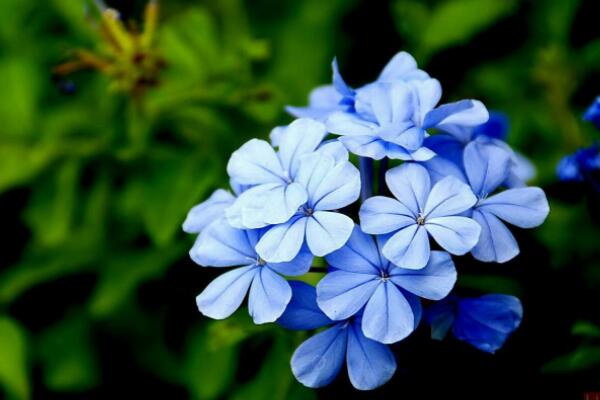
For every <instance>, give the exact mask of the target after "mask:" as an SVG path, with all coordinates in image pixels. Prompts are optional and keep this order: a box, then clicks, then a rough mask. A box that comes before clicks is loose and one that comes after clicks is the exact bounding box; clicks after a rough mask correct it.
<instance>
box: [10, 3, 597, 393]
mask: <svg viewBox="0 0 600 400" xmlns="http://www.w3.org/2000/svg"><path fill="white" fill-rule="evenodd" d="M106 3H107V4H106V5H107V6H110V7H114V8H116V9H118V10H119V11H120V21H123V24H124V25H123V26H119V23H120V22H119V19H118V18H116V14H114V13H105V14H104V16H103V15H101V13H100V12H99V9H98V7H97V6H96V5H95V4H94V3H93V2H86V1H85V0H46V1H33V0H1V1H0V216H1V217H0V224H1V226H2V245H1V246H0V248H1V251H0V393H2V394H0V397H2V396H5V397H6V398H8V399H29V398H35V399H54V398H61V399H62V398H66V399H69V398H73V399H78V398H82V399H95V398H121V397H122V398H169V399H186V398H191V399H199V400H211V399H233V400H254V399H257V400H263V399H269V400H271V399H273V400H279V399H292V400H311V399H317V398H328V399H331V398H338V397H339V398H351V399H355V398H405V399H411V398H427V397H435V396H437V397H436V398H447V397H455V396H456V397H459V396H461V397H462V398H469V397H477V398H506V397H509V396H511V397H512V396H515V397H523V396H524V395H531V396H535V397H542V396H544V395H545V396H546V398H561V399H571V398H573V399H580V398H582V396H583V393H584V392H590V391H600V308H599V306H600V224H599V220H600V218H599V217H598V212H599V211H600V207H599V206H600V200H599V199H600V198H599V197H598V196H597V195H596V194H595V193H593V192H592V191H590V190H588V189H586V188H585V187H582V186H581V185H566V184H559V183H557V179H556V176H555V168H556V163H557V162H558V160H559V159H560V158H561V157H562V156H563V155H565V154H567V153H571V152H573V151H574V150H576V149H577V148H579V147H581V146H587V145H590V144H592V143H593V141H594V140H595V139H597V138H598V137H599V136H600V135H599V133H598V132H597V131H596V130H595V129H594V127H593V126H592V125H591V124H589V123H585V122H583V121H582V120H581V114H582V112H583V110H584V109H585V108H586V107H587V105H588V104H589V103H591V101H592V100H593V98H594V97H595V96H596V95H598V94H600V24H599V23H598V15H600V13H599V11H600V7H599V4H598V2H597V1H594V0H535V1H534V0H529V1H524V0H523V1H519V0H440V1H434V0H430V1H421V0H391V1H372V0H328V1H323V0H294V1H274V0H270V1H269V0H246V1H244V0H204V1H201V0H197V1H185V0H168V1H167V0H164V1H161V2H160V10H158V9H157V8H155V6H156V5H155V4H154V3H152V4H151V6H150V8H148V7H147V2H146V0H139V1H134V0H131V1H107V2H106ZM124 28H125V29H124ZM132 34H134V35H135V36H137V39H135V40H133V36H131V35H132ZM399 50H406V51H409V52H411V53H412V54H413V55H414V56H415V57H416V59H417V60H418V62H419V64H420V67H421V68H423V69H425V70H427V71H428V72H429V73H430V74H431V75H432V76H434V77H436V78H438V79H439V80H440V81H441V82H442V86H443V87H444V91H445V92H444V99H445V100H446V101H451V100H455V99H459V98H477V99H480V100H482V101H483V102H484V103H485V104H486V105H487V106H488V108H490V109H492V110H500V111H503V112H505V113H506V114H507V115H508V117H509V120H510V132H509V136H508V141H509V143H510V144H511V145H512V146H514V148H515V149H517V150H518V151H519V152H521V153H522V154H525V155H527V156H528V157H529V158H530V159H531V160H532V161H533V163H534V164H535V166H536V168H537V171H538V174H537V178H536V184H538V185H540V186H542V187H544V188H545V189H546V191H547V193H548V196H549V199H550V202H551V213H550V217H549V218H548V220H547V221H546V223H545V224H544V225H543V226H542V227H541V228H539V229H536V230H534V231H532V232H524V233H523V232H518V235H519V237H518V239H519V242H520V243H522V245H521V248H522V253H521V255H520V256H519V257H517V258H516V259H515V260H513V261H511V262H509V263H507V264H503V265H491V264H478V263H475V262H473V261H472V260H470V257H464V258H463V259H465V260H466V261H462V262H461V264H459V265H458V268H459V270H461V279H460V281H459V286H460V287H461V288H462V289H463V290H465V291H467V292H473V293H477V294H478V293H481V292H496V293H507V294H514V295H517V296H519V297H520V298H521V300H522V301H523V305H524V310H525V314H524V320H523V324H522V326H521V328H520V329H519V330H518V331H517V332H516V333H515V334H514V335H513V336H512V337H511V338H510V339H509V341H508V342H507V344H506V345H505V347H504V348H503V349H502V350H500V351H499V352H498V353H497V354H496V355H489V354H483V353H480V352H478V351H477V350H476V349H474V348H471V347H470V346H468V345H467V344H464V343H462V342H457V341H455V340H452V339H448V340H446V341H444V342H441V343H439V342H431V341H430V340H429V339H428V332H427V328H426V327H421V328H420V329H419V330H418V331H417V332H416V333H415V334H414V335H412V336H411V337H410V338H409V339H407V340H405V341H403V342H401V343H399V344H397V345H395V346H394V347H393V349H394V351H395V352H396V354H397V359H398V364H399V368H398V371H397V373H396V376H395V377H394V378H393V379H392V381H390V383H388V384H387V385H385V386H384V387H382V388H380V389H378V390H377V391H375V392H371V393H359V392H356V391H354V390H353V389H352V388H351V386H350V385H349V384H348V383H347V380H346V377H345V376H344V374H342V376H341V377H340V378H339V379H338V380H337V381H336V382H335V383H334V384H333V385H332V386H330V387H329V388H326V389H323V390H319V391H312V390H308V389H305V388H303V387H302V386H301V385H300V384H298V383H296V381H295V380H294V377H293V376H292V374H291V371H290V368H289V358H290V356H291V354H292V352H293V349H294V348H295V346H296V345H298V344H299V343H300V342H301V341H302V340H303V337H304V336H303V334H300V333H294V332H289V331H285V330H283V329H280V328H278V327H277V326H276V325H273V324H271V325H265V326H255V325H253V324H252V322H251V320H250V318H249V317H248V316H247V313H246V312H244V311H240V312H238V313H236V314H235V315H234V316H233V317H232V318H230V319H228V320H226V321H221V322H215V321H211V320H208V319H207V318H205V317H203V316H201V315H200V314H199V312H198V311H197V309H196V306H195V301H194V299H195V296H196V295H197V294H198V293H199V292H200V291H201V290H202V289H203V288H204V287H205V286H206V284H207V283H208V282H209V281H210V280H211V279H213V278H214V277H215V276H216V274H215V273H213V271H211V270H208V269H203V268H201V267H199V266H197V265H195V264H194V263H193V262H192V261H191V260H189V258H188V256H187V251H188V249H189V248H190V247H191V244H192V243H193V239H194V238H193V237H191V236H190V235H185V234H184V233H183V232H182V231H181V228H180V227H181V223H182V221H183V219H184V218H185V215H186V213H187V211H188V210H189V209H190V208H191V206H193V205H194V204H196V203H198V202H199V201H201V200H203V199H204V198H205V197H206V196H207V195H208V194H210V193H211V192H212V190H214V189H215V188H217V187H220V186H226V185H227V176H226V172H225V165H226V162H227V159H228V157H229V155H230V153H231V152H232V151H233V150H235V149H236V148H237V147H239V146H240V145H241V144H242V143H243V142H245V141H246V140H248V139H249V138H251V137H261V138H266V137H267V135H268V133H269V131H270V129H271V128H272V127H274V126H276V125H279V124H285V123H288V122H289V121H290V120H291V119H290V117H288V116H286V114H285V113H284V109H283V107H284V106H285V105H286V104H294V105H303V104H305V103H306V100H307V95H308V93H309V91H310V90H311V88H313V87H314V86H316V85H319V84H324V83H328V82H329V80H330V74H331V71H330V63H331V60H332V58H333V57H334V56H337V57H338V60H339V63H340V66H341V70H342V73H343V75H344V77H346V79H347V81H348V82H349V83H350V84H351V85H354V86H358V85H360V84H361V83H364V82H367V81H370V80H373V79H374V78H375V77H376V75H377V74H378V72H379V70H380V69H381V68H382V66H383V65H384V64H385V63H386V62H387V60H388V59H389V58H390V57H391V56H392V55H394V54H395V53H396V52H397V51H399ZM123 54H127V56H123ZM461 260H462V259H461ZM440 396H441V397H440Z"/></svg>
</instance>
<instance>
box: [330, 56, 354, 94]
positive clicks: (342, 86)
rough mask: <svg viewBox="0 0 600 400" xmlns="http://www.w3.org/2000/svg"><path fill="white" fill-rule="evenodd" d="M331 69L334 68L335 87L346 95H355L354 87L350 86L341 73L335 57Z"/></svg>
mask: <svg viewBox="0 0 600 400" xmlns="http://www.w3.org/2000/svg"><path fill="white" fill-rule="evenodd" d="M331 69H332V70H333V78H332V81H333V86H334V87H335V89H336V90H337V91H338V92H339V93H340V94H341V95H342V96H344V97H354V89H352V88H351V87H350V86H348V85H347V84H346V82H345V81H344V78H342V74H340V69H339V67H338V63H337V60H336V59H335V58H334V59H333V62H332V63H331Z"/></svg>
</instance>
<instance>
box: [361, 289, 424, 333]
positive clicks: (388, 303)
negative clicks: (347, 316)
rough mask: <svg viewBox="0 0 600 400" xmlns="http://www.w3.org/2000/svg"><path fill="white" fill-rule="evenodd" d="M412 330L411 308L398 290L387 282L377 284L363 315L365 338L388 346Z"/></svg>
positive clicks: (413, 320) (412, 316) (413, 322)
mask: <svg viewBox="0 0 600 400" xmlns="http://www.w3.org/2000/svg"><path fill="white" fill-rule="evenodd" d="M414 329H415V319H414V315H413V312H412V307H411V306H410V303H409V302H408V301H407V300H406V298H405V297H404V296H403V295H402V293H401V292H400V290H399V289H398V288H397V287H396V286H394V285H393V284H391V283H390V282H389V281H388V282H382V283H381V284H379V286H377V290H375V292H374V293H373V295H372V296H371V298H370V299H369V301H368V302H367V305H366V306H365V311H364V313H363V318H362V331H363V333H364V334H365V336H366V337H368V338H369V339H373V340H376V341H378V342H381V343H386V344H389V343H395V342H398V341H400V340H402V339H404V338H405V337H407V336H408V335H410V334H411V333H412V332H413V330H414Z"/></svg>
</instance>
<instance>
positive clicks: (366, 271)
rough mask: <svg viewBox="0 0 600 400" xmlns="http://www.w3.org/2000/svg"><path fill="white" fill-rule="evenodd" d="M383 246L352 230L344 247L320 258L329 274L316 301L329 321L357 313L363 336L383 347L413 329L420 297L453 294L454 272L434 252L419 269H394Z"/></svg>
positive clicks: (447, 258)
mask: <svg viewBox="0 0 600 400" xmlns="http://www.w3.org/2000/svg"><path fill="white" fill-rule="evenodd" d="M383 242H384V239H383V238H382V237H381V236H380V237H378V238H377V240H375V239H374V238H373V237H371V236H370V235H367V234H365V233H363V232H362V231H361V230H360V228H359V227H358V226H356V227H355V229H354V231H353V233H352V236H351V237H350V240H349V241H348V243H346V245H345V246H344V247H342V248H341V249H340V250H338V251H335V252H333V253H331V254H330V255H328V256H327V257H326V258H325V259H326V260H327V263H328V264H329V266H330V267H331V268H332V272H329V273H328V274H327V275H325V277H324V278H323V279H322V280H321V281H320V282H319V284H318V285H317V302H318V304H319V307H320V308H321V310H323V311H324V312H325V314H326V315H327V316H328V317H329V318H331V319H333V320H345V319H347V318H350V317H352V316H353V315H356V314H357V313H358V312H360V311H361V310H362V311H363V313H362V324H361V327H362V332H363V334H364V335H365V336H366V337H368V338H369V339H373V340H376V341H378V342H381V343H386V344H387V343H395V342H397V341H400V340H402V339H404V338H405V337H407V336H408V335H409V334H410V333H411V332H412V331H413V330H414V329H415V327H416V326H417V325H418V323H419V320H420V314H421V304H420V301H419V297H423V298H426V299H429V300H440V299H442V298H444V297H445V296H446V295H447V294H448V293H449V292H450V290H452V287H453V286H454V283H455V282H456V269H455V268H454V263H453V262H452V258H451V257H450V255H449V254H448V253H446V252H443V251H433V252H432V253H431V257H430V258H429V262H428V264H427V266H426V267H425V268H423V269H420V270H411V269H404V268H399V267H397V266H395V265H393V264H392V263H390V262H389V261H388V260H386V259H385V258H384V257H383V255H382V254H381V250H380V249H381V247H382V246H383Z"/></svg>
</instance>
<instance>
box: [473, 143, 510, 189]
mask: <svg viewBox="0 0 600 400" xmlns="http://www.w3.org/2000/svg"><path fill="white" fill-rule="evenodd" d="M463 157H464V165H465V170H466V172H467V177H468V178H469V183H470V184H471V188H473V191H474V192H475V193H476V194H477V195H479V196H487V195H488V194H489V193H492V192H493V191H494V190H496V188H498V186H500V185H501V184H502V182H504V181H505V180H506V178H507V177H508V173H509V169H510V167H511V164H512V162H511V158H510V157H511V154H510V153H509V152H508V151H506V150H504V149H503V148H501V147H498V146H494V145H493V144H484V143H481V142H471V143H469V144H468V145H467V147H465V152H464V156H463Z"/></svg>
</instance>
